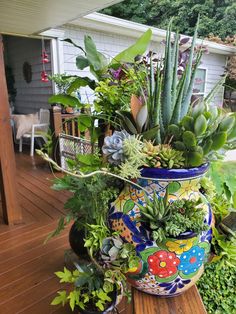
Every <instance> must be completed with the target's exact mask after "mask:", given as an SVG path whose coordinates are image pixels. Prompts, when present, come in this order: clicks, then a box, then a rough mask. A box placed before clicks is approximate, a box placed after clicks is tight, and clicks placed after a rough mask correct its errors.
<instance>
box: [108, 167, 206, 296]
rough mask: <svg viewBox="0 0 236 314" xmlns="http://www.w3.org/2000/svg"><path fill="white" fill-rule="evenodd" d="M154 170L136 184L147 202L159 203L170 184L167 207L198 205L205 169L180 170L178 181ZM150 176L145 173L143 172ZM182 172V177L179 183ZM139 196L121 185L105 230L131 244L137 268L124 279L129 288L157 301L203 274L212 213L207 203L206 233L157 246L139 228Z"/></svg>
mask: <svg viewBox="0 0 236 314" xmlns="http://www.w3.org/2000/svg"><path fill="white" fill-rule="evenodd" d="M158 170H159V169H154V173H151V177H146V175H145V174H146V173H145V171H143V177H142V178H140V179H137V180H136V183H137V184H139V185H140V186H142V187H143V188H144V189H145V190H146V191H147V192H148V194H149V195H150V197H152V195H153V193H154V192H155V193H157V195H158V197H161V198H163V197H164V196H165V193H166V188H167V186H168V184H169V183H170V182H176V183H177V184H178V185H179V188H178V190H177V191H176V192H174V193H172V194H169V201H171V202H174V201H175V200H178V199H192V200H197V199H198V198H199V197H200V196H201V197H203V196H202V195H201V193H200V192H199V179H200V177H201V176H202V175H203V174H204V172H205V171H206V169H201V167H200V168H195V169H194V170H192V169H189V170H187V169H179V170H178V171H177V172H178V173H177V175H175V174H173V172H174V171H173V170H164V172H165V173H164V175H163V169H161V172H162V174H161V177H160V176H158ZM148 171H149V173H148V174H149V175H150V168H149V169H148ZM181 171H182V177H181ZM144 194H145V193H144V191H143V190H142V189H139V188H137V187H136V186H135V185H126V186H125V188H124V190H123V191H122V192H121V194H120V196H119V197H118V198H117V199H116V200H115V201H114V202H113V203H112V205H111V208H110V213H109V224H110V227H111V228H112V229H113V230H116V231H119V233H120V235H121V237H122V238H123V239H124V240H125V241H127V242H130V243H132V244H133V245H134V246H135V248H136V252H137V254H138V255H139V256H140V257H141V263H140V265H139V267H138V268H137V269H132V271H130V272H128V273H127V279H128V281H129V282H130V283H131V285H133V286H135V287H136V288H137V289H139V290H142V291H144V292H147V293H150V294H155V295H159V296H175V295H178V294H180V293H182V292H183V291H185V290H187V289H188V288H190V287H191V286H192V285H194V284H195V282H196V281H197V280H198V278H199V277H200V276H201V275H202V273H203V270H204V263H205V262H206V261H207V258H208V252H209V250H210V241H211V237H212V231H211V224H212V212H211V208H210V206H209V204H208V203H207V201H205V203H204V205H203V206H204V209H205V212H206V215H205V220H204V222H205V224H207V225H208V226H209V229H208V230H206V231H203V232H201V233H200V234H194V233H193V232H191V231H187V232H185V233H182V234H181V235H180V236H179V237H177V238H174V237H171V238H170V237H169V238H166V239H165V240H164V241H163V242H161V243H157V242H155V241H153V240H152V239H151V238H150V233H149V230H147V228H146V227H145V225H144V224H143V223H142V222H140V217H141V213H140V209H139V206H138V205H142V206H145V204H146V203H145V197H144Z"/></svg>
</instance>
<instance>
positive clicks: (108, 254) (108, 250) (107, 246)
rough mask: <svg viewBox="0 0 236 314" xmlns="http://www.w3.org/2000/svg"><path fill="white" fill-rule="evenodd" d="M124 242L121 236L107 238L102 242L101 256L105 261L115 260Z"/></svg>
mask: <svg viewBox="0 0 236 314" xmlns="http://www.w3.org/2000/svg"><path fill="white" fill-rule="evenodd" d="M122 245H123V242H122V240H121V239H120V238H118V237H117V238H113V237H109V238H105V239H104V240H103V242H102V248H101V257H102V259H103V261H105V262H113V261H115V260H116V259H117V257H118V255H119V252H120V250H121V248H122Z"/></svg>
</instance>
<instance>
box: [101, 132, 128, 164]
mask: <svg viewBox="0 0 236 314" xmlns="http://www.w3.org/2000/svg"><path fill="white" fill-rule="evenodd" d="M129 136H130V135H129V133H128V132H126V131H125V130H122V131H120V132H119V131H115V132H114V133H113V134H112V135H111V136H106V137H105V139H104V145H103V147H102V151H103V154H104V155H106V156H107V159H108V162H109V163H110V164H114V165H119V164H121V163H122V162H123V161H124V159H125V157H124V151H123V142H124V140H125V139H126V138H128V137H129Z"/></svg>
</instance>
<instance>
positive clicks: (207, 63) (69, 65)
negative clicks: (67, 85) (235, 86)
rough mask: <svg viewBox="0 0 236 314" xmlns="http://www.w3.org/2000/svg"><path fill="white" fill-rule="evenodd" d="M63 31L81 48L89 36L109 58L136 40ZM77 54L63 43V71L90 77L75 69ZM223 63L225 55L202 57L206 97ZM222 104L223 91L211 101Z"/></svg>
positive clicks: (73, 28)
mask: <svg viewBox="0 0 236 314" xmlns="http://www.w3.org/2000/svg"><path fill="white" fill-rule="evenodd" d="M63 30H64V32H65V33H64V38H70V39H72V40H73V41H75V42H76V43H77V44H79V45H82V46H83V38H84V35H90V36H91V37H92V38H93V40H94V41H95V43H96V46H97V49H98V50H99V51H101V52H102V53H104V54H106V55H107V56H109V57H111V58H112V57H114V56H115V55H116V54H118V53H119V52H121V51H122V50H124V49H125V48H127V47H129V46H130V45H132V44H133V43H134V42H135V41H136V39H135V38H133V37H128V36H124V35H117V34H112V33H108V32H107V33H106V32H101V31H96V30H91V29H86V28H82V27H78V26H74V25H66V26H64V27H63ZM150 49H152V50H154V51H157V50H158V51H163V49H164V47H163V46H162V45H161V44H160V43H157V42H152V43H151V46H150ZM78 54H80V50H79V49H77V48H75V47H74V46H72V45H71V44H68V43H66V42H64V71H65V72H66V73H68V74H69V73H70V74H77V75H82V76H91V75H90V73H89V71H85V70H84V71H80V70H78V69H77V68H76V65H75V58H76V56H77V55H78ZM225 63H226V56H225V55H219V54H215V53H210V54H209V55H204V56H203V58H202V63H201V66H200V67H202V68H206V69H207V76H206V89H205V94H206V95H207V94H208V93H209V92H210V90H211V89H212V88H213V87H214V86H215V84H216V83H217V82H218V80H219V79H220V78H221V75H222V74H223V73H224V66H225ZM88 98H89V100H90V101H92V99H93V96H92V93H91V90H89V89H83V91H82V99H83V100H84V101H87V99H88ZM222 102H223V89H221V90H220V91H219V92H218V94H217V95H216V97H215V99H214V100H213V101H212V104H215V105H222Z"/></svg>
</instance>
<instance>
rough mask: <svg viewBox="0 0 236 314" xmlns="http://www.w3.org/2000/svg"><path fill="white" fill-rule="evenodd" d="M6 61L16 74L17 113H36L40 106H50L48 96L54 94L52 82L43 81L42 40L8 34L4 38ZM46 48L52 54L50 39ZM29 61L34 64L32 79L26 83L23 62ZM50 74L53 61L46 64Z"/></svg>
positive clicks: (46, 43)
mask: <svg viewBox="0 0 236 314" xmlns="http://www.w3.org/2000/svg"><path fill="white" fill-rule="evenodd" d="M4 45H5V50H6V51H5V53H6V55H7V56H6V63H7V65H9V66H10V67H11V68H12V70H13V74H14V78H15V88H16V89H17V95H16V100H15V104H14V109H15V112H16V113H23V114H28V113H34V112H37V111H39V109H40V108H49V104H48V97H49V96H50V95H52V83H51V82H48V83H45V82H42V81H41V71H42V63H41V51H42V48H41V40H39V39H31V38H30V39H29V38H20V37H14V36H6V37H5V39H4ZM45 48H46V51H47V53H48V55H49V60H50V59H51V56H50V41H49V40H47V41H45ZM25 61H27V62H29V63H30V64H31V66H32V81H31V82H30V83H26V81H25V80H24V77H23V70H22V67H23V63H24V62H25ZM45 69H46V72H47V73H48V74H51V63H50V62H49V63H47V64H45Z"/></svg>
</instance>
